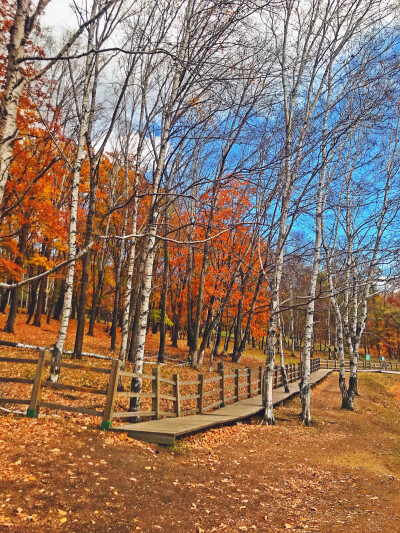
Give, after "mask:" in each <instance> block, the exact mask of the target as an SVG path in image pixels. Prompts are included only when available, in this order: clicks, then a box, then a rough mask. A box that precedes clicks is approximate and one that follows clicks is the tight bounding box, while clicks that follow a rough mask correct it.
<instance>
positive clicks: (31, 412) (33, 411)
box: [26, 408, 38, 418]
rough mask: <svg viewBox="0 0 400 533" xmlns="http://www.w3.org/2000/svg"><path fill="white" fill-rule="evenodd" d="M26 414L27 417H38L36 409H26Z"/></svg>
mask: <svg viewBox="0 0 400 533" xmlns="http://www.w3.org/2000/svg"><path fill="white" fill-rule="evenodd" d="M26 416H27V417H29V418H37V417H38V412H37V409H29V408H28V409H27V410H26Z"/></svg>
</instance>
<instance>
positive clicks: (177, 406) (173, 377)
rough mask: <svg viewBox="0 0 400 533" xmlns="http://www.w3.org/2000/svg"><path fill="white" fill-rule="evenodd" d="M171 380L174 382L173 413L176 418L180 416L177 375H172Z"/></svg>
mask: <svg viewBox="0 0 400 533" xmlns="http://www.w3.org/2000/svg"><path fill="white" fill-rule="evenodd" d="M172 379H173V380H174V381H175V385H174V396H175V413H176V416H181V392H180V388H179V374H174V375H173V376H172Z"/></svg>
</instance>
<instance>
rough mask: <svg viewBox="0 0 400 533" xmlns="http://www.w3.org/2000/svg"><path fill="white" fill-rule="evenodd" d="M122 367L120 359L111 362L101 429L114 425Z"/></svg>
mask: <svg viewBox="0 0 400 533" xmlns="http://www.w3.org/2000/svg"><path fill="white" fill-rule="evenodd" d="M120 369H121V361H120V360H119V359H114V360H113V361H112V362H111V372H110V379H109V381H108V387H107V396H106V404H105V406H104V412H103V420H102V421H101V426H100V429H109V428H110V427H111V426H112V421H113V414H114V404H115V396H116V394H117V388H118V380H119V372H120Z"/></svg>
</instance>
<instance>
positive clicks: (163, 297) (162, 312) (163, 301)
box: [158, 215, 169, 363]
mask: <svg viewBox="0 0 400 533" xmlns="http://www.w3.org/2000/svg"><path fill="white" fill-rule="evenodd" d="M165 226H166V230H167V232H168V216H167V215H166V217H165ZM168 270H169V250H168V241H167V240H165V241H164V270H163V286H162V293H161V302H160V347H159V350H158V362H159V363H163V362H164V353H165V336H166V333H167V329H166V324H165V318H166V314H167V294H168Z"/></svg>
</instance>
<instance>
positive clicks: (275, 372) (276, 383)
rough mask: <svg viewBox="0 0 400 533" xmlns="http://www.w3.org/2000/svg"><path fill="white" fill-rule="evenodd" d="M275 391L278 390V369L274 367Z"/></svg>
mask: <svg viewBox="0 0 400 533" xmlns="http://www.w3.org/2000/svg"><path fill="white" fill-rule="evenodd" d="M274 378H275V387H274V388H275V389H277V388H278V367H277V366H276V365H275V366H274Z"/></svg>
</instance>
